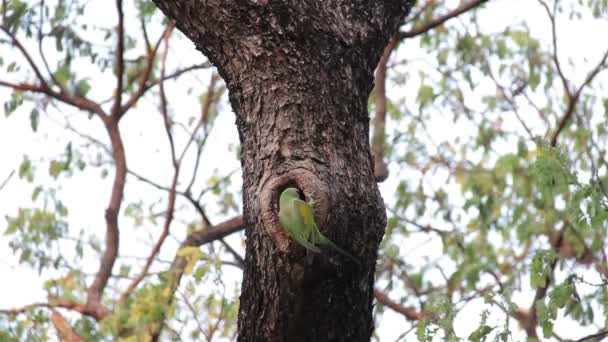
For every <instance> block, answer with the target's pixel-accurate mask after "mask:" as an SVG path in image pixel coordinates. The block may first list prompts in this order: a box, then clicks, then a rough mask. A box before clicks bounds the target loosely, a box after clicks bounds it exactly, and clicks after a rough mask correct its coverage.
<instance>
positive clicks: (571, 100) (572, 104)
mask: <svg viewBox="0 0 608 342" xmlns="http://www.w3.org/2000/svg"><path fill="white" fill-rule="evenodd" d="M607 61H608V50H606V51H605V52H604V56H602V59H601V60H600V61H599V63H598V64H597V65H596V66H595V68H593V69H592V70H591V72H589V74H587V77H586V78H585V81H584V82H583V83H582V84H581V85H580V87H578V89H577V90H576V92H575V93H574V94H573V95H571V94H570V93H568V107H567V109H566V112H565V113H564V116H563V117H562V118H561V120H560V121H559V123H558V125H557V129H556V130H555V132H554V133H553V136H552V137H551V146H556V145H557V139H558V138H559V135H560V134H561V132H562V131H563V130H564V128H565V127H566V124H567V123H568V122H569V121H570V118H571V117H572V115H573V114H574V109H575V108H576V104H577V102H578V100H579V98H580V96H581V93H582V92H583V89H584V88H585V87H587V86H589V85H590V84H591V82H593V79H594V78H595V77H596V76H597V75H598V74H599V73H600V71H602V70H603V69H604V68H605V67H606V62H607Z"/></svg>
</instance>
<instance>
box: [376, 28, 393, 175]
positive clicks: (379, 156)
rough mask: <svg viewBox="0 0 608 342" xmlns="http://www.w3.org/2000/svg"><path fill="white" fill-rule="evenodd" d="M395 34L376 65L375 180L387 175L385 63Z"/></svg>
mask: <svg viewBox="0 0 608 342" xmlns="http://www.w3.org/2000/svg"><path fill="white" fill-rule="evenodd" d="M397 42H398V36H397V34H395V35H394V36H393V38H391V40H390V41H389V42H388V44H387V45H386V47H385V48H384V52H383V53H382V57H380V61H379V62H378V66H377V67H376V87H375V88H374V97H375V103H376V116H375V117H374V135H373V137H372V155H373V158H374V176H375V178H376V182H383V181H384V180H385V179H386V178H387V177H388V167H387V165H386V163H385V162H384V140H385V136H386V133H385V131H386V64H387V63H388V59H389V58H390V56H391V53H392V52H393V49H394V48H395V46H396V45H397Z"/></svg>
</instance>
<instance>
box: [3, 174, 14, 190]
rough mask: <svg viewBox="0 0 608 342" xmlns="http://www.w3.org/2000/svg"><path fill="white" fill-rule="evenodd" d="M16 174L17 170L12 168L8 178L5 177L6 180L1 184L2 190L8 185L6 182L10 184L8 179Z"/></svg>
mask: <svg viewBox="0 0 608 342" xmlns="http://www.w3.org/2000/svg"><path fill="white" fill-rule="evenodd" d="M14 174H15V170H11V172H10V173H9V174H8V176H6V179H4V181H2V183H1V184H0V191H2V189H4V187H5V186H6V184H8V181H9V180H11V178H12V177H13V175H14Z"/></svg>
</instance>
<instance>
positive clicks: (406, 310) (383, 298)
mask: <svg viewBox="0 0 608 342" xmlns="http://www.w3.org/2000/svg"><path fill="white" fill-rule="evenodd" d="M374 298H376V300H377V301H378V303H381V304H383V305H386V306H387V307H389V308H391V309H392V310H393V311H395V312H397V313H400V314H402V315H403V316H404V317H405V318H406V319H407V320H409V321H420V320H423V319H425V318H427V317H428V314H426V313H423V312H419V311H416V309H414V308H411V307H405V306H403V305H401V304H399V303H396V302H393V301H392V300H391V299H390V298H388V296H387V295H385V294H384V293H382V292H380V291H379V290H378V289H374Z"/></svg>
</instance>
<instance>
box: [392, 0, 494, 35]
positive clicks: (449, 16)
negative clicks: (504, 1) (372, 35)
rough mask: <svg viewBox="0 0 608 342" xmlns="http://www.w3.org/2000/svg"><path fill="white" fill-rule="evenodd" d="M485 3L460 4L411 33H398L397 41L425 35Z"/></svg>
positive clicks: (481, 0)
mask: <svg viewBox="0 0 608 342" xmlns="http://www.w3.org/2000/svg"><path fill="white" fill-rule="evenodd" d="M486 2H488V0H471V1H468V2H462V3H461V5H460V6H458V7H457V8H455V9H454V10H452V11H450V12H448V13H446V14H444V15H442V16H440V17H437V18H435V19H432V20H431V21H429V22H427V23H425V24H424V25H423V26H421V27H418V28H415V29H412V30H411V31H407V32H399V39H406V38H412V37H415V36H418V35H420V34H423V33H426V32H428V31H430V30H432V29H434V28H435V27H437V26H440V25H442V24H443V23H445V22H446V21H448V20H450V19H452V18H455V17H457V16H459V15H461V14H463V13H466V12H468V11H470V10H472V9H473V8H475V7H477V6H479V5H482V4H484V3H486Z"/></svg>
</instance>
